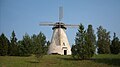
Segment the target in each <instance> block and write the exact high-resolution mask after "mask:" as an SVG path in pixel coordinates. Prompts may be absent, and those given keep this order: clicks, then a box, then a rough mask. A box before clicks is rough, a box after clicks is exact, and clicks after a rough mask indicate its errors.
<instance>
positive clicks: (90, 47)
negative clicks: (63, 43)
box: [86, 25, 96, 58]
mask: <svg viewBox="0 0 120 67" xmlns="http://www.w3.org/2000/svg"><path fill="white" fill-rule="evenodd" d="M86 45H87V52H88V57H89V58H90V57H92V56H93V55H94V53H95V45H96V36H95V34H94V30H93V28H92V25H88V29H87V33H86Z"/></svg>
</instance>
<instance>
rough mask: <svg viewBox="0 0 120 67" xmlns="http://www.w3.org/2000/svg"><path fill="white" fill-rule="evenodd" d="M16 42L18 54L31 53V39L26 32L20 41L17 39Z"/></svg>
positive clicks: (26, 54)
mask: <svg viewBox="0 0 120 67" xmlns="http://www.w3.org/2000/svg"><path fill="white" fill-rule="evenodd" d="M18 43H19V55H20V56H29V55H30V54H32V49H33V46H32V41H31V38H30V36H29V35H28V34H27V33H26V34H25V35H24V36H23V39H22V41H19V42H18Z"/></svg>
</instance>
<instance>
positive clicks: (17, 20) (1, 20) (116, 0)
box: [0, 0, 120, 44]
mask: <svg viewBox="0 0 120 67" xmlns="http://www.w3.org/2000/svg"><path fill="white" fill-rule="evenodd" d="M59 6H63V8H64V18H63V20H62V21H63V22H64V23H66V24H80V23H82V24H83V25H84V26H85V28H87V25H88V24H92V25H93V28H94V30H95V33H96V28H97V27H99V26H100V25H101V26H103V27H104V28H105V29H107V31H110V32H111V33H110V35H111V37H113V32H116V33H117V36H118V37H120V28H119V27H120V0H0V34H1V33H5V35H6V36H7V37H8V38H10V36H11V33H12V31H13V30H14V31H15V33H16V37H17V38H18V40H21V39H22V37H23V35H24V34H25V33H28V34H29V35H30V36H31V35H33V34H38V33H39V32H40V31H42V32H43V33H44V34H45V35H46V37H47V40H51V37H52V29H51V28H52V27H47V26H46V27H41V26H39V23H40V22H46V21H47V22H56V21H58V9H59ZM66 32H67V36H68V39H69V42H70V44H73V43H74V39H75V34H76V32H77V28H68V29H67V30H66Z"/></svg>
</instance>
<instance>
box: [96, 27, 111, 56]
mask: <svg viewBox="0 0 120 67" xmlns="http://www.w3.org/2000/svg"><path fill="white" fill-rule="evenodd" d="M97 30H98V31H97V36H98V41H97V47H98V53H99V54H109V53H110V32H107V31H106V29H104V28H103V27H102V26H99V27H98V28H97Z"/></svg>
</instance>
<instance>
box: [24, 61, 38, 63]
mask: <svg viewBox="0 0 120 67" xmlns="http://www.w3.org/2000/svg"><path fill="white" fill-rule="evenodd" d="M26 62H28V63H40V62H38V61H26Z"/></svg>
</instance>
